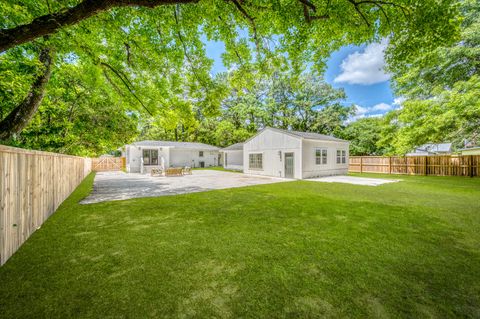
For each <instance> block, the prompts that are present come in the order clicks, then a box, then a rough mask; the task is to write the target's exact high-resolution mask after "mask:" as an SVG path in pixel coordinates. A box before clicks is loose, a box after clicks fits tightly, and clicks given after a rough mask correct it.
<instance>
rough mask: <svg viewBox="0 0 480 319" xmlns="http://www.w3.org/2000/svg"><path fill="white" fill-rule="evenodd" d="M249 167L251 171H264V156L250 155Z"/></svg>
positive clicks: (260, 154)
mask: <svg viewBox="0 0 480 319" xmlns="http://www.w3.org/2000/svg"><path fill="white" fill-rule="evenodd" d="M248 167H249V168H250V169H262V168H263V154H262V153H256V154H248Z"/></svg>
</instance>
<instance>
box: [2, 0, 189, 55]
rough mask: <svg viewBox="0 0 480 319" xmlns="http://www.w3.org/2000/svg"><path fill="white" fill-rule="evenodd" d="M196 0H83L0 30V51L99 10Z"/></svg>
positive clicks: (38, 36) (47, 33)
mask: <svg viewBox="0 0 480 319" xmlns="http://www.w3.org/2000/svg"><path fill="white" fill-rule="evenodd" d="M197 1H198V0H84V1H82V2H80V3H79V4H78V5H76V6H75V7H72V8H69V9H67V10H64V11H62V12H56V13H52V14H46V15H43V16H40V17H37V18H35V19H33V20H32V22H30V23H28V24H23V25H20V26H17V27H14V28H10V29H3V30H0V52H3V51H6V50H8V49H10V48H13V47H15V46H17V45H20V44H23V43H26V42H30V41H32V40H35V39H37V38H40V37H42V36H45V35H49V34H53V33H56V32H57V31H58V30H59V29H60V28H62V27H65V26H70V25H73V24H76V23H78V22H80V21H82V20H85V19H87V18H90V17H91V16H94V15H96V14H98V13H100V12H103V11H107V10H110V9H111V8H114V7H148V8H154V7H157V6H162V5H171V4H179V3H194V2H197Z"/></svg>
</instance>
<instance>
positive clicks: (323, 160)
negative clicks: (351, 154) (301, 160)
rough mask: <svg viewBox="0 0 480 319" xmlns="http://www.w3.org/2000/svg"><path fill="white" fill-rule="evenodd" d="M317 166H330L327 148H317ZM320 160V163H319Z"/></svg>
mask: <svg viewBox="0 0 480 319" xmlns="http://www.w3.org/2000/svg"><path fill="white" fill-rule="evenodd" d="M318 151H320V155H317V152H318ZM314 155H315V165H327V164H328V148H326V147H317V148H315V153H314ZM318 159H320V163H319V162H318Z"/></svg>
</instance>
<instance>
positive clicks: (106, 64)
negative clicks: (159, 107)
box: [100, 62, 153, 115]
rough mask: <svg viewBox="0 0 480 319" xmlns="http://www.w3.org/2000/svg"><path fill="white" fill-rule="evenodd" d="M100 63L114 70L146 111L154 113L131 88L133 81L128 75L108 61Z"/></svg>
mask: <svg viewBox="0 0 480 319" xmlns="http://www.w3.org/2000/svg"><path fill="white" fill-rule="evenodd" d="M100 65H102V66H104V67H107V68H108V69H110V71H112V72H113V73H114V74H115V75H116V76H117V77H118V78H119V79H120V81H122V83H123V84H124V85H125V86H126V87H127V89H128V91H129V92H130V93H131V94H132V95H133V97H134V98H135V99H136V100H137V101H138V102H139V103H140V104H141V105H142V107H143V108H144V109H145V111H147V113H148V114H150V115H153V114H152V112H150V110H149V109H148V108H147V107H146V106H145V104H143V102H142V100H140V99H139V98H138V96H137V95H136V94H135V92H134V90H133V89H132V88H131V84H132V83H131V82H130V81H129V80H128V78H127V77H126V76H122V75H121V74H120V72H118V71H117V70H115V68H114V67H113V66H111V65H110V64H108V63H106V62H100Z"/></svg>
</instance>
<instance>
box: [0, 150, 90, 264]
mask: <svg viewBox="0 0 480 319" xmlns="http://www.w3.org/2000/svg"><path fill="white" fill-rule="evenodd" d="M90 169H91V160H90V159H89V158H83V157H77V156H68V155H63V154H56V153H48V152H40V151H29V150H24V149H20V148H14V147H8V146H3V145H0V265H3V264H4V263H5V262H6V261H7V259H8V258H10V257H11V256H12V255H13V254H14V253H15V251H17V250H18V248H20V246H21V245H22V244H23V243H24V242H25V241H26V240H27V239H28V237H29V236H30V235H31V234H32V233H33V232H34V231H35V230H36V229H37V228H38V227H40V226H41V225H42V223H43V222H44V221H45V220H47V218H48V217H49V216H50V215H52V214H53V213H54V212H55V210H56V209H57V208H58V206H59V205H60V204H61V203H62V202H63V201H64V200H65V199H66V198H67V197H68V196H69V195H70V194H71V192H73V190H74V189H75V188H76V187H77V186H78V184H80V182H81V181H82V180H83V179H84V178H85V177H86V176H87V175H88V174H89V173H90Z"/></svg>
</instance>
